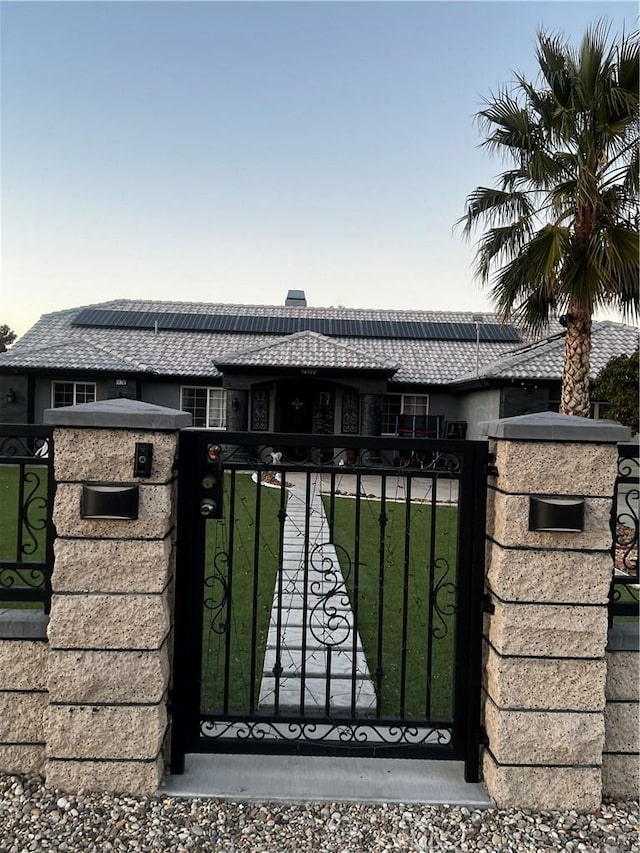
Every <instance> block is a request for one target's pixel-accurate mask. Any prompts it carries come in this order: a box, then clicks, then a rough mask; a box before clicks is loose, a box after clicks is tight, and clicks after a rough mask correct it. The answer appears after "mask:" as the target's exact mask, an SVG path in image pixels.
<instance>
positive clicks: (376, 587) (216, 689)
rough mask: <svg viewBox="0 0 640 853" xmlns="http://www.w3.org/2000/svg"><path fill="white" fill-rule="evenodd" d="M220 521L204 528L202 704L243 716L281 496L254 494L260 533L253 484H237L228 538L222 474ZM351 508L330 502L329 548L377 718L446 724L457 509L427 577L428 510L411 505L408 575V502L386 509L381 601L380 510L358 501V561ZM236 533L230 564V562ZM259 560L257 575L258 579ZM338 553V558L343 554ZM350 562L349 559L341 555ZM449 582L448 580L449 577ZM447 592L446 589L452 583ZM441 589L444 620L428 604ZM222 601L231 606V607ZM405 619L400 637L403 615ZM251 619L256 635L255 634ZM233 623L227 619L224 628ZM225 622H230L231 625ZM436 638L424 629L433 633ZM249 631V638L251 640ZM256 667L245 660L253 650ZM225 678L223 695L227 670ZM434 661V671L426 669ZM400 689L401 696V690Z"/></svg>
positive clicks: (441, 512)
mask: <svg viewBox="0 0 640 853" xmlns="http://www.w3.org/2000/svg"><path fill="white" fill-rule="evenodd" d="M225 477H226V486H225V496H226V497H225V500H226V505H225V512H224V518H223V519H220V520H211V521H208V522H207V534H206V536H207V540H206V541H207V545H206V573H205V606H204V626H203V665H202V691H201V701H202V708H203V710H208V711H216V712H220V711H223V710H224V708H225V690H226V691H227V693H228V703H227V710H229V711H231V712H234V711H235V712H243V711H244V712H246V711H248V710H249V708H250V704H251V698H252V697H251V691H252V687H253V699H254V707H255V705H257V700H258V695H259V689H260V682H261V678H262V664H263V660H264V651H265V645H266V638H267V633H268V626H269V616H270V613H271V607H272V602H273V594H274V589H275V583H276V575H277V567H278V562H279V560H278V548H279V536H280V522H279V519H278V512H279V509H280V491H279V490H276V489H265V488H262V489H261V490H260V500H261V511H260V531H257V529H256V523H255V518H256V486H255V484H254V483H253V482H252V480H251V478H250V477H249V476H247V475H242V474H238V475H237V476H236V477H235V498H234V513H233V519H234V521H233V531H232V530H231V526H230V521H229V520H230V518H231V517H232V516H231V513H230V486H231V476H230V475H229V474H226V475H225ZM355 507H356V502H355V501H353V500H348V499H344V498H336V501H335V516H334V540H335V542H336V543H337V544H338V545H340V546H341V548H338V553H339V554H340V556H341V560H342V569H343V573H344V574H345V576H346V578H347V586H348V589H349V594H350V596H351V601H352V606H353V608H354V611H357V619H358V630H359V632H360V636H361V639H362V643H363V647H364V651H365V655H366V657H367V661H368V664H369V668H370V671H371V673H372V676H373V677H374V680H375V672H376V670H377V669H378V668H379V666H380V667H381V669H382V672H383V675H382V678H381V681H380V695H381V713H382V715H383V716H388V717H398V716H404V717H405V718H406V719H412V718H413V719H424V718H425V717H426V716H427V717H428V716H431V717H436V718H445V719H446V718H449V717H450V716H451V701H452V691H453V631H454V617H453V615H452V612H451V606H452V605H453V603H454V600H455V594H454V588H453V586H452V584H455V577H456V561H455V554H456V535H457V510H456V508H455V507H451V506H445V507H438V509H437V511H436V521H437V530H436V534H435V544H436V554H435V558H436V559H435V563H434V566H433V572H431V570H430V565H429V555H430V544H431V509H430V507H428V506H425V505H423V504H417V503H416V504H413V505H412V507H411V514H410V520H409V540H408V541H409V550H408V561H407V564H406V567H405V538H406V535H405V521H406V510H405V505H404V503H397V504H396V503H388V504H387V507H386V512H387V516H388V521H387V524H386V528H385V535H384V560H383V568H382V574H383V580H384V583H383V599H382V601H381V600H380V595H379V592H380V584H379V580H380V533H379V530H380V528H379V524H378V517H379V515H380V507H381V505H380V502H379V501H375V500H363V501H361V504H360V508H361V512H360V530H359V540H358V541H359V546H358V547H359V558H358V564H357V566H355V565H353V560H354V557H355V542H356V535H355V531H356V518H355ZM232 532H233V564H232V565H231V566H230V565H229V561H228V554H229V550H230V544H231V534H232ZM256 537H257V554H258V568H257V571H256V572H254V559H255V553H256ZM342 549H344V551H343V550H342ZM345 554H349V555H350V556H349V558H347V557H346V556H345ZM445 575H446V576H445ZM450 584H451V585H450ZM431 586H433V587H434V588H435V589H437V590H438V595H437V596H436V600H437V603H438V608H439V611H440V614H441V615H438V611H437V610H436V609H435V608H430V605H429V590H430V587H431ZM225 592H227V593H228V596H229V600H230V603H231V606H230V608H229V609H227V599H226V598H225ZM405 613H406V632H405V633H404V634H403V621H404V620H403V616H404V614H405ZM254 619H255V628H254ZM229 620H230V621H229ZM227 623H228V624H227ZM431 627H432V628H433V630H430V628H431ZM254 632H255V636H254ZM254 640H255V649H256V651H255V659H254V661H253V668H252V660H251V653H252V648H254ZM227 660H228V665H229V675H228V684H227V686H226V688H225V675H224V673H225V665H226V662H227ZM429 660H431V665H429V663H428V661H429ZM403 681H404V682H405V683H406V690H405V691H404V692H403V690H402V687H401V685H402V682H403Z"/></svg>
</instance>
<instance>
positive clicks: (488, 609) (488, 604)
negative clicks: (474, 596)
mask: <svg viewBox="0 0 640 853" xmlns="http://www.w3.org/2000/svg"><path fill="white" fill-rule="evenodd" d="M482 612H483V613H495V612H496V606H495V604H494V603H493V601H492V600H491V595H490V594H489V593H488V592H485V594H484V595H483V596H482Z"/></svg>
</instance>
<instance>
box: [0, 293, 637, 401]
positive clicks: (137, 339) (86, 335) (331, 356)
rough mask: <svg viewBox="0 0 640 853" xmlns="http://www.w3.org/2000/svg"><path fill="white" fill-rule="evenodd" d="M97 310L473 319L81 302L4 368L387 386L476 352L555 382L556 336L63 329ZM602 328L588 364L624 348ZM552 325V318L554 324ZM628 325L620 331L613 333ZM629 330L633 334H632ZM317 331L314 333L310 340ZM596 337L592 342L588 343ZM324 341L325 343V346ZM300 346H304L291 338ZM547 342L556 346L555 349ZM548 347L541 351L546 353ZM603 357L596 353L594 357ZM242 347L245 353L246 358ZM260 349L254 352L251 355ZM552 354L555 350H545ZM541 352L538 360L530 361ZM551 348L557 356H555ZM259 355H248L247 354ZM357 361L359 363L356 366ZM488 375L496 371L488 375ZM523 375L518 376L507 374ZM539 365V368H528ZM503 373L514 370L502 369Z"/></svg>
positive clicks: (471, 363)
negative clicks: (371, 376)
mask: <svg viewBox="0 0 640 853" xmlns="http://www.w3.org/2000/svg"><path fill="white" fill-rule="evenodd" d="M86 307H94V308H105V309H112V310H122V311H167V312H172V311H175V312H192V313H193V312H196V313H197V312H202V313H207V314H224V313H227V314H235V315H238V314H247V315H251V314H255V313H261V314H263V315H271V316H290V315H291V312H293V314H294V315H295V316H315V317H317V316H330V317H344V318H349V319H363V320H364V319H368V320H394V319H395V320H399V321H402V320H409V321H415V322H451V323H468V322H473V317H474V314H473V313H472V312H468V311H467V312H436V311H387V310H371V309H346V308H298V307H285V306H249V305H221V304H214V303H211V304H209V303H206V304H204V303H181V302H157V301H138V300H117V301H113V302H108V303H101V304H97V305H94V306H82V307H78V308H73V309H68V310H65V311H57V312H54V313H51V314H45V315H43V316H42V317H41V319H40V320H39V321H38V322H37V323H36V324H35V325H34V326H33V327H32V328H31V329H30V330H29V331H28V332H27V333H26V334H25V335H23V336H22V337H21V338H20V339H19V340H18V341H17V342H16V343H15V344H14V345H13V346H12V347H11V348H10V349H9V350H8V351H7V352H5V353H0V370H1V369H2V368H3V367H9V368H16V369H20V368H24V369H34V370H46V369H51V368H56V369H60V370H68V371H76V370H94V371H106V372H113V373H115V372H128V373H142V374H144V373H147V374H153V375H158V376H180V377H193V378H202V379H210V378H217V377H219V376H220V371H219V370H217V369H216V367H215V363H216V362H218V363H222V362H223V360H224V362H225V363H227V364H231V363H232V359H234V358H235V359H243V358H244V359H245V361H244V362H238V361H237V360H236V362H235V363H236V364H239V363H244V364H247V366H250V365H251V364H257V363H258V361H259V363H262V364H264V363H265V361H264V358H265V357H271V358H274V359H276V361H275V362H274V364H276V363H277V364H278V365H279V366H283V367H284V366H289V365H290V366H300V362H301V358H302V356H303V353H304V358H305V359H306V358H316V359H320V361H322V360H323V359H324V360H325V361H327V365H322V366H328V365H329V364H331V365H333V366H342V364H341V362H340V359H341V358H342V360H343V362H344V366H345V367H346V366H351V367H352V368H353V369H371V368H374V369H385V370H388V369H390V368H391V367H392V366H395V365H399V367H398V370H397V372H396V373H395V374H394V375H393V377H391V379H390V382H392V383H394V384H395V383H407V384H422V385H442V384H449V383H451V382H455V381H458V380H461V379H465V378H466V379H470V378H474V377H475V366H476V358H477V359H478V362H479V364H480V365H483V369H482V375H483V376H485V375H486V376H493V375H495V376H496V377H499V376H505V377H509V376H511V375H513V376H550V377H552V378H559V376H560V370H561V360H562V359H561V351H562V345H563V342H562V341H561V340H557V339H555V338H553V337H552V338H551V339H550V340H548V341H545V342H543V343H540V344H535V345H531V346H527V347H524V348H523V347H522V346H521V345H519V346H518V347H517V348H515V349H514V345H513V343H507V342H498V343H492V342H481V343H480V345H479V347H477V346H476V343H475V342H472V341H446V340H397V339H393V338H378V339H358V340H357V344H356V342H355V341H354V339H352V338H345V337H331V338H326V337H324V336H321V335H317V333H313V334H311V333H303V334H302V337H300V338H298V339H297V341H296V343H297V344H298V346H297V347H294V346H293V342H294V336H280V335H278V336H274V335H267V334H236V333H215V332H185V331H158V332H157V333H156V332H155V331H154V330H153V329H131V328H129V329H127V328H92V327H80V326H74V325H72V323H73V320H74V318H75V317H76V316H78V314H79V313H80V311H81V310H83V308H86ZM484 319H485V320H486V322H497V320H498V318H497V315H495V314H485V315H484ZM600 325H602V326H603V327H604V328H605V329H606V330H608V331H607V334H606V335H604V337H603V338H602V340H603V344H602V345H601V344H600V343H599V341H600V336H599V335H596V334H594V356H593V359H592V366H593V369H594V370H596V371H597V370H598V369H599V366H598V365H600V364H601V363H604V362H606V361H607V360H608V357H610V356H608V355H606V353H610V354H612V355H616V354H618V353H619V352H628V351H631V350H632V349H633V348H634V347H633V346H632V345H631V343H630V339H631V338H630V334H629V333H630V332H631V333H633V332H634V330H630V329H629V327H624V326H620V324H616V323H610V324H594V329H596V327H599V326H600ZM558 328H559V326H558V325H557V324H556V326H555V330H557V329H558ZM620 330H627V331H620ZM636 334H637V333H636ZM314 335H316V337H314ZM596 338H597V341H596ZM327 341H329V342H330V343H327ZM301 343H302V344H303V349H301V348H300V344H301ZM556 346H557V348H558V351H557V353H556V349H555V348H556ZM547 347H548V348H549V349H547ZM601 350H602V352H603V353H604V355H603V356H602V357H601V356H600V355H599V353H600V352H601ZM251 352H253V353H254V355H253V356H252V355H251ZM260 353H262V355H263V357H262V359H260ZM553 353H556V354H555V355H553ZM536 354H539V355H540V358H539V360H538V359H537V358H534V356H536ZM558 354H560V356H559V360H558ZM254 358H256V359H258V361H252V360H251V359H254ZM358 365H361V366H360V368H358ZM494 370H495V371H496V372H495V373H493V372H491V371H494ZM518 370H520V371H523V372H521V373H518V372H516V371H518ZM534 370H540V371H542V373H534V372H533V371H534ZM509 371H514V372H513V373H510V372H509Z"/></svg>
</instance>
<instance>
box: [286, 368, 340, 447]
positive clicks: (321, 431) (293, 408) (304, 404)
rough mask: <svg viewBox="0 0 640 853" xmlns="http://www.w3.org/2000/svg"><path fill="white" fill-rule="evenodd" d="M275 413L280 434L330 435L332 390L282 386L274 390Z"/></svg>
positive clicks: (311, 385)
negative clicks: (275, 396)
mask: <svg viewBox="0 0 640 853" xmlns="http://www.w3.org/2000/svg"><path fill="white" fill-rule="evenodd" d="M277 412H278V416H277V417H278V422H279V430H280V432H287V433H291V432H294V433H298V434H300V435H309V434H313V435H332V434H333V432H334V416H335V395H334V391H333V388H332V387H331V386H330V385H324V384H320V383H316V382H306V383H305V382H304V381H302V382H301V381H296V382H283V383H282V384H281V385H280V386H279V387H278V394H277Z"/></svg>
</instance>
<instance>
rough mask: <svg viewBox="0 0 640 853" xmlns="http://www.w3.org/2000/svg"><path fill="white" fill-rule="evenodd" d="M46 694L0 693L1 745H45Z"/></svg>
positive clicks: (47, 698) (47, 699)
mask: <svg viewBox="0 0 640 853" xmlns="http://www.w3.org/2000/svg"><path fill="white" fill-rule="evenodd" d="M48 701H49V697H48V695H47V694H46V693H21V692H18V691H14V692H10V693H0V743H2V744H14V743H16V744H19V743H23V744H37V743H44V739H45V738H44V724H43V720H44V713H45V711H46V708H47V703H48Z"/></svg>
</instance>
